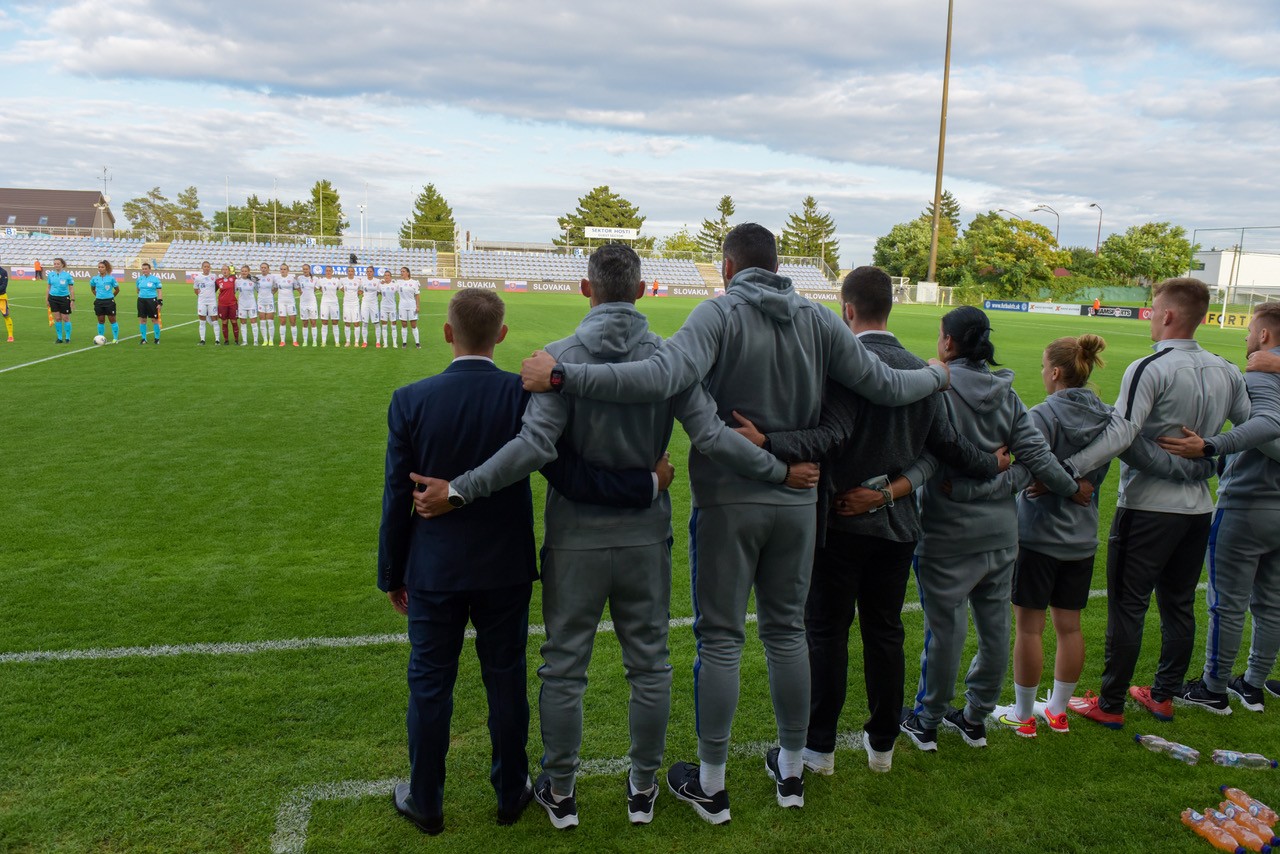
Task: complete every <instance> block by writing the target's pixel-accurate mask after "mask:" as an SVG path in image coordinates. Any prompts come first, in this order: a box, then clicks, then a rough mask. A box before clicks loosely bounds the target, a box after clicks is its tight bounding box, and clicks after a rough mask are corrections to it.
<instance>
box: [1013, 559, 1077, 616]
mask: <svg viewBox="0 0 1280 854" xmlns="http://www.w3.org/2000/svg"><path fill="white" fill-rule="evenodd" d="M1092 582H1093V557H1092V556H1090V557H1087V558H1083V559H1082V560H1059V559H1058V558H1056V557H1049V556H1048V555H1046V554H1042V553H1040V552H1035V551H1032V550H1031V549H1029V548H1027V547H1026V546H1023V547H1022V548H1020V549H1018V562H1017V563H1016V564H1015V565H1014V569H1013V604H1015V605H1017V606H1018V607H1019V608H1031V609H1033V610H1036V611H1043V610H1044V609H1045V608H1048V607H1050V606H1052V607H1054V608H1061V609H1062V610H1064V611H1083V610H1084V608H1085V606H1086V605H1087V604H1089V585H1090V584H1091V583H1092Z"/></svg>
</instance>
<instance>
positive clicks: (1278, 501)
mask: <svg viewBox="0 0 1280 854" xmlns="http://www.w3.org/2000/svg"><path fill="white" fill-rule="evenodd" d="M1271 352H1273V353H1280V348H1276V349H1274V350H1272V351H1271ZM1244 383H1245V387H1246V388H1247V389H1248V392H1249V402H1250V406H1251V415H1250V418H1249V420H1248V421H1247V422H1245V423H1244V424H1243V425H1240V426H1238V427H1235V428H1234V429H1232V430H1230V431H1228V432H1227V433H1224V434H1223V435H1221V436H1218V437H1215V438H1214V440H1213V442H1214V445H1215V446H1217V449H1218V450H1219V452H1220V453H1230V450H1224V449H1230V448H1233V447H1235V446H1236V445H1238V444H1241V442H1242V440H1241V438H1240V436H1239V435H1238V434H1241V433H1244V432H1245V431H1246V428H1249V427H1251V425H1254V424H1259V425H1264V424H1266V423H1267V420H1266V419H1268V418H1280V374H1264V373H1258V372H1256V371H1255V372H1251V373H1247V374H1245V375H1244ZM1259 429H1265V428H1262V427H1260V428H1259ZM1228 440H1231V441H1228ZM1245 441H1249V439H1248V438H1246V440H1245ZM1278 460H1280V440H1278V439H1272V440H1271V441H1270V442H1268V443H1266V444H1263V445H1259V446H1257V447H1256V448H1252V449H1250V450H1247V451H1243V452H1241V453H1236V454H1233V455H1232V456H1231V457H1229V458H1227V462H1226V468H1225V469H1224V470H1223V472H1222V475H1221V477H1219V478H1218V509H1219V510H1237V509H1256V510H1280V462H1278Z"/></svg>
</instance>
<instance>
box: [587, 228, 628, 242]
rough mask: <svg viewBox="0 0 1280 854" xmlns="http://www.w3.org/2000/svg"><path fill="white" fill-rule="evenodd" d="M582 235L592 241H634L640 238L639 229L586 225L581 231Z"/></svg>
mask: <svg viewBox="0 0 1280 854" xmlns="http://www.w3.org/2000/svg"><path fill="white" fill-rule="evenodd" d="M582 233H583V235H584V236H586V237H590V238H592V239H594V240H635V239H636V238H637V237H639V236H640V229H638V228H611V227H606V226H598V225H588V226H587V227H586V228H584V229H582Z"/></svg>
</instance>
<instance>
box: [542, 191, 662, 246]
mask: <svg viewBox="0 0 1280 854" xmlns="http://www.w3.org/2000/svg"><path fill="white" fill-rule="evenodd" d="M644 220H645V218H644V217H643V216H641V215H640V209H639V208H638V207H636V206H635V205H633V204H631V202H629V201H627V200H626V199H624V198H623V197H622V196H620V195H618V194H617V193H615V192H613V191H612V190H610V189H609V187H608V186H600V187H596V188H594V189H593V190H591V192H589V193H587V194H586V195H585V196H582V197H581V198H579V199H578V207H577V209H576V210H572V211H570V212H568V213H566V214H565V215H564V216H562V217H557V218H556V224H557V225H559V226H560V236H559V237H556V238H554V239H553V240H552V242H553V243H555V245H556V246H586V245H587V244H588V242H590V243H591V244H592V245H596V244H597V241H596V240H594V239H592V240H591V241H588V240H587V237H586V235H585V234H584V233H583V230H584V229H585V228H586V227H587V226H589V225H591V226H597V227H601V228H634V229H636V230H637V231H638V230H639V229H640V227H641V226H642V225H644ZM599 243H627V244H632V243H634V245H635V247H636V248H637V249H652V248H653V243H654V239H653V238H652V237H641V238H639V239H637V240H635V241H630V240H605V241H599Z"/></svg>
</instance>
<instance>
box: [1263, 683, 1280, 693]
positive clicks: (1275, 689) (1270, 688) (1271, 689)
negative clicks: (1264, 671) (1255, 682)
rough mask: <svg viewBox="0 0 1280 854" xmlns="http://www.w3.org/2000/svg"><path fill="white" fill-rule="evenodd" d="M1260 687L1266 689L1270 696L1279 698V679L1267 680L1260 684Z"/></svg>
mask: <svg viewBox="0 0 1280 854" xmlns="http://www.w3.org/2000/svg"><path fill="white" fill-rule="evenodd" d="M1262 686H1263V687H1264V688H1266V689H1267V693H1268V694H1270V695H1271V696H1273V697H1280V679H1268V680H1267V681H1266V682H1264V683H1262Z"/></svg>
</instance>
